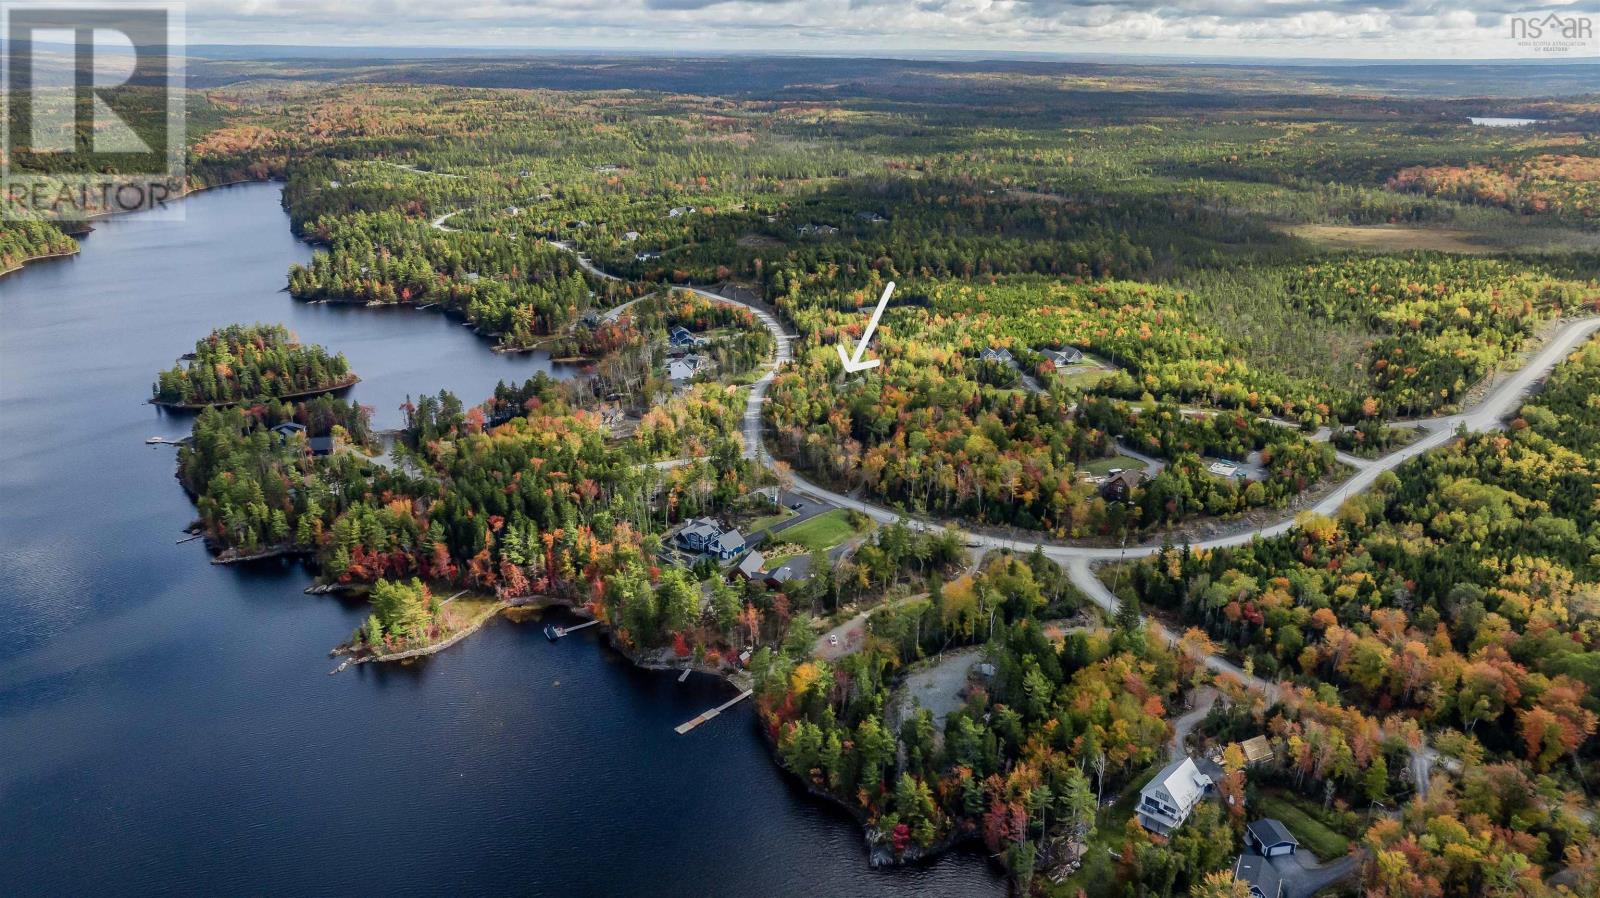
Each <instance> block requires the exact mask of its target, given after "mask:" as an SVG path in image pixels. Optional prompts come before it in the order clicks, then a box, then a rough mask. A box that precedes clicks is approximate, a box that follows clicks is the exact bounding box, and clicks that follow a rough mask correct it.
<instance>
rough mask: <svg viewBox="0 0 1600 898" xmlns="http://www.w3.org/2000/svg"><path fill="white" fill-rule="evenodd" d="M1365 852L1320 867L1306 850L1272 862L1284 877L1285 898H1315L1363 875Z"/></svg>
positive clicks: (1348, 855)
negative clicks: (1331, 887)
mask: <svg viewBox="0 0 1600 898" xmlns="http://www.w3.org/2000/svg"><path fill="white" fill-rule="evenodd" d="M1365 857H1366V855H1365V854H1364V853H1357V854H1347V855H1345V856H1344V857H1342V858H1339V859H1338V860H1333V861H1329V862H1328V863H1326V864H1318V863H1317V862H1316V857H1315V856H1314V855H1312V854H1311V852H1309V851H1306V850H1305V849H1304V848H1302V849H1300V850H1299V851H1297V852H1295V853H1294V854H1291V855H1287V856H1284V857H1275V858H1272V859H1271V863H1272V869H1274V870H1276V871H1278V875H1279V876H1281V877H1283V898H1311V896H1312V895H1315V894H1316V893H1318V892H1320V891H1322V890H1323V889H1326V888H1328V887H1329V886H1331V885H1333V884H1335V883H1338V882H1342V881H1343V880H1346V879H1349V878H1351V877H1353V876H1355V875H1356V874H1357V873H1359V872H1361V861H1362V860H1363V859H1365Z"/></svg>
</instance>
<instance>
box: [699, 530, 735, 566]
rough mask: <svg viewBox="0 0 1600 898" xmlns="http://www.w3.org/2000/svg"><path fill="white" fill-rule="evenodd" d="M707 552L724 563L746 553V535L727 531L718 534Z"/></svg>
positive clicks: (707, 548)
mask: <svg viewBox="0 0 1600 898" xmlns="http://www.w3.org/2000/svg"><path fill="white" fill-rule="evenodd" d="M706 551H707V552H710V553H712V554H714V555H716V556H717V557H718V558H720V559H722V560H723V561H727V560H728V559H730V558H732V557H733V556H735V555H737V554H739V553H740V552H743V551H744V534H742V533H740V532H739V531H737V530H725V531H721V532H719V533H718V534H717V536H716V538H715V539H713V540H711V544H710V545H708V546H707V547H706Z"/></svg>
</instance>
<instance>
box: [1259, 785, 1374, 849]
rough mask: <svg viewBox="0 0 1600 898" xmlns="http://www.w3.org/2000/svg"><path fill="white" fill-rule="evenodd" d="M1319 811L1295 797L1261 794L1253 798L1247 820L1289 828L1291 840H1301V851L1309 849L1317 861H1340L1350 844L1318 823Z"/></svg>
mask: <svg viewBox="0 0 1600 898" xmlns="http://www.w3.org/2000/svg"><path fill="white" fill-rule="evenodd" d="M1318 810H1321V809H1320V808H1311V807H1306V806H1305V801H1304V800H1303V799H1301V798H1300V797H1299V796H1296V795H1290V794H1288V793H1284V792H1262V793H1261V794H1260V795H1258V796H1256V803H1255V806H1254V808H1253V809H1252V812H1251V815H1250V816H1251V817H1252V818H1257V817H1276V818H1278V819H1279V820H1282V821H1283V825H1284V826H1287V827H1289V832H1292V833H1294V837H1295V838H1297V839H1299V840H1300V844H1301V845H1302V846H1303V847H1305V848H1308V849H1310V850H1311V852H1312V853H1313V854H1315V855H1316V856H1317V860H1321V861H1326V860H1329V859H1331V858H1339V857H1343V856H1344V854H1345V852H1347V851H1349V850H1350V840H1349V839H1347V838H1345V837H1344V836H1343V835H1340V834H1339V833H1338V832H1337V831H1335V830H1334V829H1333V828H1331V827H1329V826H1328V825H1327V824H1326V823H1323V822H1322V821H1321V820H1319V819H1317V817H1316V816H1315V812H1316V811H1318Z"/></svg>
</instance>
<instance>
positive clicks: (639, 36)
mask: <svg viewBox="0 0 1600 898" xmlns="http://www.w3.org/2000/svg"><path fill="white" fill-rule="evenodd" d="M181 6H182V8H183V9H184V17H185V19H186V21H187V23H188V43H189V44H191V45H213V46H255V47H270V46H288V47H326V48H354V49H361V48H368V47H380V48H390V49H393V50H397V51H398V50H403V49H411V48H425V49H433V50H435V51H436V52H456V51H461V50H467V51H474V52H484V53H498V52H506V51H510V52H535V51H537V52H598V51H607V52H627V53H639V52H642V53H647V54H648V53H674V52H678V51H681V50H683V49H688V50H690V51H691V52H695V53H699V52H712V51H716V52H738V53H762V54H765V53H782V54H808V55H827V56H858V55H861V54H863V53H867V54H872V55H883V54H894V55H899V56H911V57H914V58H922V57H927V56H930V55H934V54H947V53H954V54H963V55H966V54H978V55H983V54H1044V55H1049V56H1066V57H1078V56H1089V55H1094V56H1102V55H1109V56H1132V57H1146V56H1154V57H1163V58H1166V57H1176V58H1181V59H1193V60H1212V59H1248V60H1272V61H1275V62H1278V63H1283V64H1296V63H1302V64H1303V61H1305V60H1308V59H1310V60H1322V61H1328V60H1338V61H1357V60H1360V61H1367V60H1370V61H1392V60H1397V59H1407V60H1410V59H1418V58H1419V57H1417V56H1416V55H1415V54H1416V53H1417V52H1418V51H1419V50H1423V49H1424V48H1426V50H1425V52H1426V53H1427V54H1428V55H1427V56H1425V57H1420V58H1421V59H1426V60H1430V61H1439V62H1455V61H1480V60H1532V59H1552V58H1555V59H1568V58H1573V59H1577V58H1585V59H1586V61H1600V38H1597V35H1596V32H1597V31H1600V29H1597V28H1596V27H1595V26H1596V24H1600V23H1597V22H1596V21H1595V20H1596V19H1597V18H1600V9H1597V8H1596V6H1595V2H1594V0H1543V2H1539V3H1537V4H1527V5H1526V6H1525V7H1524V6H1523V5H1522V4H1507V3H1505V2H1504V0H1461V2H1458V3H1451V4H1442V3H1439V2H1438V0H1326V2H1321V3H1308V2H1305V0H1229V2H1227V3H1207V2H1202V0H610V2H607V3H591V2H587V0H480V2H474V3H471V4H455V5H452V4H440V3H437V2H433V0H339V2H332V0H250V2H249V3H245V2H241V0H186V2H181ZM1530 26H1533V27H1530ZM863 48H870V49H863Z"/></svg>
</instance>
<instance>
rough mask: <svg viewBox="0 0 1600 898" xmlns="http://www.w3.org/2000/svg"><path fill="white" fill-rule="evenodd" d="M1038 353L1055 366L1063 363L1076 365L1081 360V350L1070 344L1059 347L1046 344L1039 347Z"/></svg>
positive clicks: (1063, 364)
mask: <svg viewBox="0 0 1600 898" xmlns="http://www.w3.org/2000/svg"><path fill="white" fill-rule="evenodd" d="M1039 354H1040V355H1042V356H1044V357H1045V358H1047V359H1049V360H1050V361H1051V362H1053V363H1055V366H1056V367H1057V368H1060V367H1062V366H1065V365H1076V364H1078V363H1079V362H1081V361H1083V352H1082V351H1081V350H1078V349H1074V348H1073V347H1071V346H1063V347H1061V348H1060V349H1055V348H1052V347H1048V346H1047V347H1044V348H1042V349H1040V350H1039Z"/></svg>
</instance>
